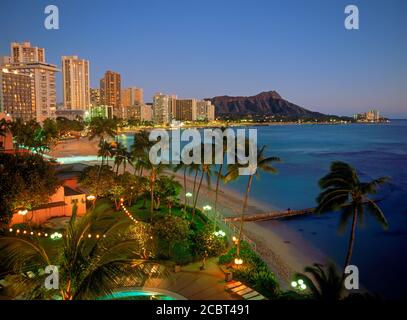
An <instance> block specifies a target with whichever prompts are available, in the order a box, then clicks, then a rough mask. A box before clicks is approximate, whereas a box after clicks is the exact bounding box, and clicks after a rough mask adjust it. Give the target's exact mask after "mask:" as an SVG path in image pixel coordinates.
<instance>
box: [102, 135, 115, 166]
mask: <svg viewBox="0 0 407 320" xmlns="http://www.w3.org/2000/svg"><path fill="white" fill-rule="evenodd" d="M113 155H114V147H113V145H112V144H111V143H109V142H107V141H101V142H100V143H99V150H98V156H99V157H102V164H101V165H102V166H103V164H104V160H105V159H106V164H107V165H109V158H112V157H113Z"/></svg>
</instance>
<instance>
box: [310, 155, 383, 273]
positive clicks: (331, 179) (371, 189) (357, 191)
mask: <svg viewBox="0 0 407 320" xmlns="http://www.w3.org/2000/svg"><path fill="white" fill-rule="evenodd" d="M388 179H389V178H388V177H381V178H378V179H374V180H372V181H370V182H361V181H360V179H359V177H358V174H357V172H356V170H355V169H354V168H352V167H351V166H350V165H349V164H347V163H345V162H340V161H336V162H332V164H331V168H330V172H329V173H328V174H327V175H325V176H324V177H322V178H321V179H320V180H319V186H320V188H321V189H323V191H322V192H321V193H320V194H319V196H318V198H317V203H318V206H317V208H316V209H315V212H316V213H323V212H332V211H338V210H339V211H341V212H342V214H341V220H340V229H342V230H343V229H344V228H345V226H346V223H347V222H348V219H349V218H350V217H352V228H351V232H350V238H349V244H348V251H347V255H346V259H345V265H344V268H346V266H348V265H349V264H350V261H351V258H352V252H353V246H354V242H355V232H356V225H357V221H358V219H359V221H360V222H362V221H363V217H364V213H365V211H368V212H369V213H371V214H372V215H373V216H374V217H375V218H376V219H377V220H378V222H379V223H380V224H381V225H382V226H383V227H384V228H387V226H388V223H387V220H386V217H385V216H384V214H383V212H382V210H381V209H380V207H379V206H378V205H377V203H376V202H377V201H375V200H372V199H370V198H369V195H374V194H376V193H377V191H378V188H379V186H381V185H383V184H385V183H386V182H387V181H388Z"/></svg>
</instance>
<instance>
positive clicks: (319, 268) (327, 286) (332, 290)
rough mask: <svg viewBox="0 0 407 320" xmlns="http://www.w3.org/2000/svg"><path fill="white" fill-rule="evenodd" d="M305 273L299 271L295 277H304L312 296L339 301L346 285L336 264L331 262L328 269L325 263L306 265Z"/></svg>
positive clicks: (318, 298)
mask: <svg viewBox="0 0 407 320" xmlns="http://www.w3.org/2000/svg"><path fill="white" fill-rule="evenodd" d="M304 271H305V273H308V274H310V276H311V278H310V277H309V276H308V275H306V274H303V273H297V274H296V276H295V278H297V279H302V280H303V281H304V283H305V285H306V286H307V288H308V289H309V290H310V292H311V297H312V298H313V299H316V300H320V301H325V302H334V301H339V300H340V299H341V298H342V295H343V291H344V286H343V278H342V276H341V274H340V273H339V272H338V271H337V269H336V266H335V264H333V263H329V264H328V266H327V268H326V271H325V270H324V269H323V265H321V264H318V263H315V264H314V265H313V266H309V267H305V269H304Z"/></svg>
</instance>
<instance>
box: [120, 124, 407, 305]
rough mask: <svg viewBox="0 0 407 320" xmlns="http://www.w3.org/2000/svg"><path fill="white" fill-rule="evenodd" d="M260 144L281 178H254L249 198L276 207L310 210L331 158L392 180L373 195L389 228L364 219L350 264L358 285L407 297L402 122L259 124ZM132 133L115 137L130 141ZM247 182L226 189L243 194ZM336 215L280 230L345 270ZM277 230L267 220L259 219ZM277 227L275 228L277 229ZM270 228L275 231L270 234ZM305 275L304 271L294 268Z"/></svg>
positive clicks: (343, 238)
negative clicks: (355, 270)
mask: <svg viewBox="0 0 407 320" xmlns="http://www.w3.org/2000/svg"><path fill="white" fill-rule="evenodd" d="M255 128H256V129H257V130H258V134H257V136H258V144H259V145H267V154H268V155H272V156H278V157H280V158H281V159H282V163H277V164H276V165H275V166H276V168H277V169H278V174H267V173H264V174H262V175H261V177H260V179H258V180H256V179H255V180H254V183H253V186H252V190H251V197H254V198H255V199H256V200H260V201H261V202H263V203H267V204H269V205H270V206H271V207H273V208H275V209H277V210H283V209H284V210H285V209H287V208H290V209H301V208H309V207H314V206H315V204H316V202H315V199H316V197H317V195H318V194H319V192H320V189H319V186H318V180H319V178H321V177H322V176H324V175H325V174H326V173H327V172H328V171H329V166H330V164H331V162H332V161H336V160H340V161H345V162H347V163H349V164H351V165H352V166H354V167H355V168H356V169H357V171H358V174H359V175H360V177H361V180H362V181H363V180H366V181H368V180H371V179H375V178H378V177H380V176H389V177H390V178H391V181H390V184H389V185H388V186H387V187H385V188H383V189H382V191H381V192H380V193H379V194H378V195H377V197H378V198H380V199H383V200H382V201H381V202H380V207H381V208H382V210H383V211H384V213H385V216H386V217H387V220H388V222H389V229H388V230H387V231H386V230H383V228H382V227H381V226H380V225H379V224H378V223H377V222H376V220H375V219H374V218H373V217H371V216H369V215H368V214H367V215H366V218H365V221H364V225H363V226H362V227H361V225H359V226H358V229H357V233H356V242H355V247H354V252H353V257H352V264H354V265H356V266H357V267H358V269H359V277H360V282H361V284H362V285H363V286H364V287H366V288H367V289H369V291H371V292H373V293H378V294H380V295H382V296H385V297H388V298H400V297H407V278H406V277H405V276H404V271H405V270H406V269H407V255H406V253H407V251H406V248H407V170H406V166H407V120H393V121H391V123H387V124H347V125H272V126H256V127H255ZM132 138H133V137H132V136H130V135H127V136H122V138H119V139H120V140H121V141H122V142H125V143H126V144H127V145H130V144H132V142H133V139H132ZM246 182H247V178H246V177H242V178H241V179H240V180H238V181H235V182H232V183H230V184H229V185H228V186H229V187H231V188H233V189H236V190H238V191H240V192H244V190H245V186H246ZM339 216H340V214H339V213H337V212H333V213H327V214H323V215H320V216H315V215H307V216H301V217H295V218H290V219H285V220H280V223H279V225H281V226H282V228H281V230H284V229H285V230H287V228H289V229H291V230H293V231H296V232H298V233H299V234H300V235H301V237H302V238H303V239H305V241H307V242H308V243H309V244H310V245H311V246H312V247H315V248H317V249H318V250H319V251H320V252H321V253H323V254H324V255H326V256H329V257H330V258H331V259H332V260H334V261H335V262H336V263H337V264H338V265H339V266H342V265H343V263H344V259H345V256H346V250H347V244H348V239H349V231H350V223H349V225H348V228H347V229H346V230H345V232H344V233H339V232H338V224H339ZM259 223H261V224H262V225H263V226H266V227H267V228H270V229H272V228H274V227H275V226H274V224H273V222H271V221H265V222H259ZM281 230H280V231H281ZM273 231H276V230H275V229H273ZM298 271H302V270H298Z"/></svg>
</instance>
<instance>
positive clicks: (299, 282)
mask: <svg viewBox="0 0 407 320" xmlns="http://www.w3.org/2000/svg"><path fill="white" fill-rule="evenodd" d="M291 287H293V288H294V289H295V290H298V291H304V290H305V289H307V286H306V284H305V283H304V280H302V279H298V280H297V281H292V282H291Z"/></svg>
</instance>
